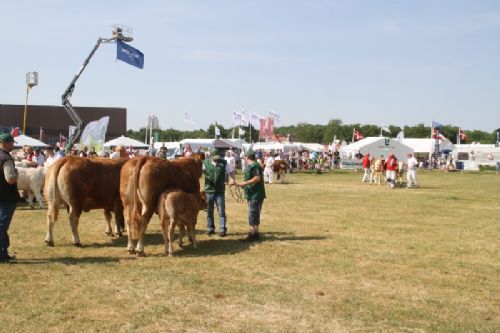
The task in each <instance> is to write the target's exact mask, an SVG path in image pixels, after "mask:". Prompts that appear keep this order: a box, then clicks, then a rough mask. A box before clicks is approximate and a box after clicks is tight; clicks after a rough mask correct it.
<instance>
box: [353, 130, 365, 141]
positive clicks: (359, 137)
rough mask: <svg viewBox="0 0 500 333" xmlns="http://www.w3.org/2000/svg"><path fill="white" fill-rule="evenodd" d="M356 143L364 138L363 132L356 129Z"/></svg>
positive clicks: (354, 135)
mask: <svg viewBox="0 0 500 333" xmlns="http://www.w3.org/2000/svg"><path fill="white" fill-rule="evenodd" d="M353 138H354V141H358V140H361V139H363V138H364V136H363V133H361V131H358V130H356V129H354V134H353Z"/></svg>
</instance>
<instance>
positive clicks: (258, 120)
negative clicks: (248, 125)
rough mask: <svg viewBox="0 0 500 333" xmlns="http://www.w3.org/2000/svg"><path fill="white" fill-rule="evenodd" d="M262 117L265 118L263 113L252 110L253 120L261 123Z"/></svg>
mask: <svg viewBox="0 0 500 333" xmlns="http://www.w3.org/2000/svg"><path fill="white" fill-rule="evenodd" d="M261 119H264V117H262V116H261V115H259V114H258V113H255V112H252V122H255V123H257V124H258V123H259V122H260V120H261Z"/></svg>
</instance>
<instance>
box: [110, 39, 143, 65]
mask: <svg viewBox="0 0 500 333" xmlns="http://www.w3.org/2000/svg"><path fill="white" fill-rule="evenodd" d="M116 59H118V60H121V61H124V62H126V63H127V64H130V65H132V66H135V67H137V68H144V54H143V53H142V52H141V51H139V50H138V49H136V48H133V47H132V46H130V45H128V44H125V42H123V41H122V40H119V39H117V40H116Z"/></svg>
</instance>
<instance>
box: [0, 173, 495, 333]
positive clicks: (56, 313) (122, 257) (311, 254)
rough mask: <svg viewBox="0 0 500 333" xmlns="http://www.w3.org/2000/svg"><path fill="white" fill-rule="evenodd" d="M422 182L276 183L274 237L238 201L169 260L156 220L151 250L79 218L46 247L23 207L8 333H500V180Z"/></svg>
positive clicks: (8, 291) (98, 219)
mask: <svg viewBox="0 0 500 333" xmlns="http://www.w3.org/2000/svg"><path fill="white" fill-rule="evenodd" d="M418 176H419V181H420V183H421V185H422V186H421V187H420V188H418V189H410V190H406V189H404V188H403V189H399V188H397V189H394V190H389V189H388V188H387V187H384V186H381V187H378V186H374V185H372V186H369V185H367V184H362V183H361V182H360V179H361V173H345V172H344V173H329V174H322V175H316V174H292V175H290V176H289V177H288V183H287V184H273V185H270V186H266V191H267V199H266V201H265V202H264V207H263V213H262V225H261V231H262V233H263V241H262V242H260V243H258V244H247V243H241V242H239V241H238V239H239V238H243V237H244V236H245V233H246V232H247V221H246V216H247V207H246V205H245V204H238V203H235V202H233V201H232V200H231V199H229V198H227V215H228V226H229V230H228V231H229V236H228V237H226V238H219V237H218V236H212V237H208V236H205V235H204V234H203V233H202V231H203V230H204V226H205V216H204V214H203V212H201V213H200V215H199V220H198V230H199V235H198V237H197V239H198V240H199V243H200V244H199V245H200V247H199V249H197V250H195V249H192V248H191V246H185V247H184V248H183V249H180V248H179V247H178V246H177V244H175V247H174V251H175V253H176V257H173V258H169V257H164V256H163V252H164V245H163V239H162V236H161V234H160V227H159V223H158V218H157V217H154V218H153V219H152V221H151V223H150V226H149V229H148V234H147V238H146V254H147V257H145V258H136V257H133V256H129V255H128V254H127V252H126V237H123V238H121V239H118V238H108V237H106V236H105V235H104V216H103V214H102V211H93V212H90V213H85V214H84V215H82V219H81V221H80V237H81V241H82V243H83V245H84V247H83V248H75V247H73V246H72V245H71V234H70V228H69V224H68V221H67V214H66V213H65V212H63V211H62V213H61V216H60V219H59V221H58V222H57V224H56V225H55V228H54V240H55V247H54V248H50V247H46V246H45V245H44V242H43V239H44V237H45V211H42V210H34V211H31V210H25V209H18V210H17V211H16V213H15V215H14V221H13V223H12V226H11V230H10V235H11V242H12V246H11V250H12V251H15V252H17V256H18V263H17V264H15V265H5V264H4V265H0V322H1V323H2V324H1V326H0V331H1V332H28V331H29V332H74V331H88V332H97V331H100V332H103V331H105V332H356V331H362V332H381V331H383V332H495V331H498V328H499V327H500V313H499V309H500V296H499V295H500V279H499V276H500V274H499V273H500V260H499V244H500V241H499V240H500V217H499V216H500V199H499V198H500V176H499V175H496V174H492V173H484V174H483V173H473V174H472V173H450V174H445V173H440V172H435V173H427V172H421V173H419V174H418Z"/></svg>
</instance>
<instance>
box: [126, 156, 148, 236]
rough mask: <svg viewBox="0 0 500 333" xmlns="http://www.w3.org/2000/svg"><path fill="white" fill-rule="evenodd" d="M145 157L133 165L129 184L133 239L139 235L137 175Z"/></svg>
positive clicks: (139, 208)
mask: <svg viewBox="0 0 500 333" xmlns="http://www.w3.org/2000/svg"><path fill="white" fill-rule="evenodd" d="M146 161H147V158H146V157H144V158H141V159H140V160H139V161H138V162H137V164H136V165H135V169H134V181H133V182H132V186H131V189H130V190H131V192H132V193H133V198H134V199H133V201H132V203H133V204H132V206H133V208H132V220H133V223H131V224H132V230H131V231H132V237H133V238H134V239H137V238H138V237H139V230H140V228H141V226H140V221H141V201H140V199H139V177H140V175H141V168H142V166H143V165H144V163H146Z"/></svg>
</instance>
